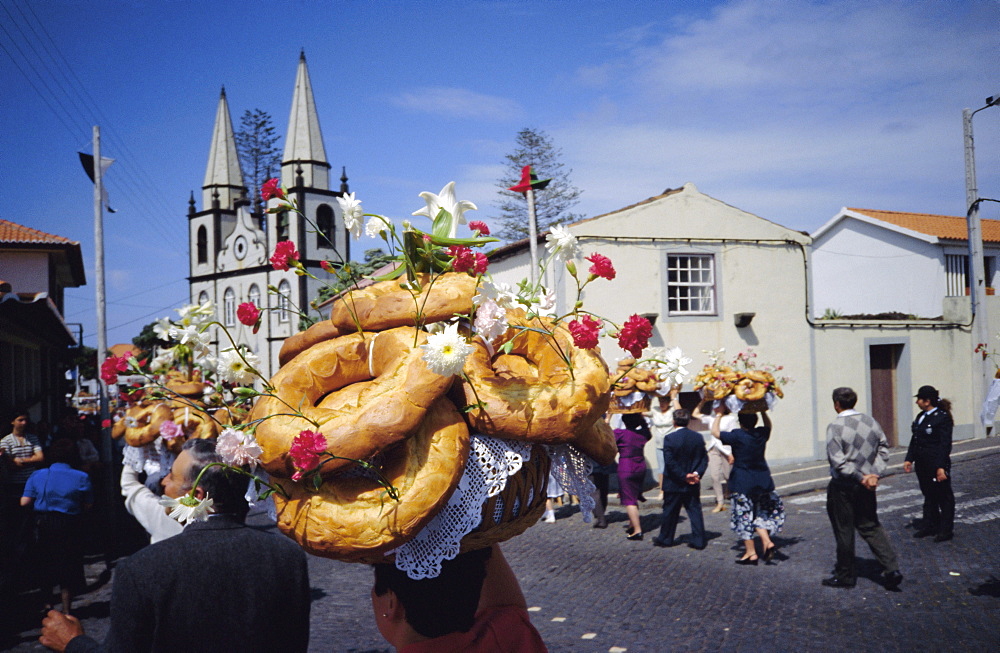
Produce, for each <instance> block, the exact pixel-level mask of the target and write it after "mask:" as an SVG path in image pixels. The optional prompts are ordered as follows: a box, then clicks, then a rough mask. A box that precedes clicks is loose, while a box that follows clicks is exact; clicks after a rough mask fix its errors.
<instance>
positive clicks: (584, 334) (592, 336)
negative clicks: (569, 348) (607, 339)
mask: <svg viewBox="0 0 1000 653" xmlns="http://www.w3.org/2000/svg"><path fill="white" fill-rule="evenodd" d="M567 326H568V327H569V332H570V333H571V334H572V335H573V344H574V345H576V346H577V347H579V348H580V349H593V348H594V347H596V346H597V337H598V335H599V334H600V330H601V321H600V320H597V319H594V318H593V317H591V316H590V315H581V316H580V318H579V319H577V320H573V321H572V322H570V323H569V324H568V325H567Z"/></svg>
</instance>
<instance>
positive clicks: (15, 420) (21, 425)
mask: <svg viewBox="0 0 1000 653" xmlns="http://www.w3.org/2000/svg"><path fill="white" fill-rule="evenodd" d="M29 421H31V418H30V417H29V416H28V411H26V410H13V411H11V413H10V425H11V428H13V429H14V433H16V434H18V435H22V434H23V433H24V431H25V430H26V429H27V428H28V422H29Z"/></svg>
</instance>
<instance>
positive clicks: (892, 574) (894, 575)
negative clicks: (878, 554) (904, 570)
mask: <svg viewBox="0 0 1000 653" xmlns="http://www.w3.org/2000/svg"><path fill="white" fill-rule="evenodd" d="M882 580H883V582H884V584H885V588H886V589H887V590H889V591H895V590H897V589H899V586H900V584H901V583H902V582H903V574H901V573H899V572H898V571H889V572H886V573H885V574H883V576H882Z"/></svg>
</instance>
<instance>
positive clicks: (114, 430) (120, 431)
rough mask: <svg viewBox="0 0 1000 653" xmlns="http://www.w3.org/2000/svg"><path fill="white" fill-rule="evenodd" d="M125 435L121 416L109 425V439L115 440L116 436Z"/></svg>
mask: <svg viewBox="0 0 1000 653" xmlns="http://www.w3.org/2000/svg"><path fill="white" fill-rule="evenodd" d="M123 435H125V418H124V417H122V418H121V419H120V420H118V421H117V422H115V423H113V424H112V425H111V439H112V440H117V439H118V438H120V437H122V436H123Z"/></svg>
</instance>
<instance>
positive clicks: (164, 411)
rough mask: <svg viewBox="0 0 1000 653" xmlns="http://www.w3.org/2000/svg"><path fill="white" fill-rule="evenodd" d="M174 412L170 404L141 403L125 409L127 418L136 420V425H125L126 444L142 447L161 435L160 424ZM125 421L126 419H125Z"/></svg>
mask: <svg viewBox="0 0 1000 653" xmlns="http://www.w3.org/2000/svg"><path fill="white" fill-rule="evenodd" d="M173 415H174V413H173V411H172V410H171V409H170V405H169V404H165V403H159V404H139V405H137V406H133V407H131V408H129V409H128V410H127V411H125V419H126V420H129V418H132V419H134V420H135V422H136V425H135V426H132V427H130V426H128V423H127V422H126V426H125V444H128V445H130V446H133V447H142V446H144V445H147V444H149V443H150V442H152V441H153V440H155V439H156V438H158V437H160V426H161V425H162V424H163V423H164V422H166V421H168V420H170V419H171V418H172V417H173ZM123 421H124V420H123Z"/></svg>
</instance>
